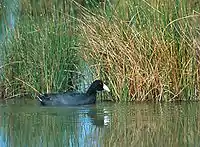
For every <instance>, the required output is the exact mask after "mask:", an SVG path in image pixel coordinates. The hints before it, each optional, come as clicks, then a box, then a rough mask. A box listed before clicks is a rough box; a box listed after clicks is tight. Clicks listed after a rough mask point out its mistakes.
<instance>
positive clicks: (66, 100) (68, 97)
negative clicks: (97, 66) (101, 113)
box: [37, 80, 110, 106]
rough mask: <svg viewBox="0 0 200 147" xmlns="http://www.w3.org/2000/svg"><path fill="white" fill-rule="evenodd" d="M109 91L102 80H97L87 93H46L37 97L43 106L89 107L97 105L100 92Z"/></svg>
mask: <svg viewBox="0 0 200 147" xmlns="http://www.w3.org/2000/svg"><path fill="white" fill-rule="evenodd" d="M103 90H105V91H108V92H110V89H109V88H108V86H106V85H105V84H104V83H103V81H102V80H95V81H94V82H93V83H92V84H91V85H90V87H89V88H88V90H87V91H86V93H77V92H62V93H45V94H40V95H38V96H37V98H38V100H39V102H40V104H41V105H42V106H77V105H89V104H95V103H96V95H97V92H98V91H103Z"/></svg>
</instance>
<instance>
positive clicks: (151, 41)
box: [80, 0, 200, 101]
mask: <svg viewBox="0 0 200 147" xmlns="http://www.w3.org/2000/svg"><path fill="white" fill-rule="evenodd" d="M199 6H200V4H199V2H196V3H194V2H193V1H190V2H188V1H185V0H184V1H179V0H177V1H163V2H160V3H158V2H157V1H139V0H138V1H137V0H136V1H134V2H133V1H131V0H126V1H119V3H118V4H117V5H116V6H115V7H112V6H110V7H109V8H108V10H107V9H106V8H105V9H106V11H103V12H102V13H101V14H100V13H99V14H92V15H91V13H86V14H85V15H84V17H83V20H82V21H84V23H82V25H81V27H80V28H81V32H83V33H82V38H83V40H84V41H83V42H84V44H83V45H84V49H85V52H84V53H85V54H84V59H85V60H86V61H87V62H89V63H93V68H95V69H96V70H95V71H96V74H98V75H101V76H103V77H105V78H107V80H108V81H109V82H110V85H109V86H110V87H111V90H112V94H113V95H114V96H113V100H114V101H149V100H151V101H174V100H197V99H199V90H200V89H199V86H198V84H199V49H200V48H199V46H198V43H197V42H199V40H198V39H199V37H198V35H199V25H198V22H199V20H200V17H199V16H200V15H199V13H198V12H199V8H200V7H199ZM195 42H196V43H197V44H195Z"/></svg>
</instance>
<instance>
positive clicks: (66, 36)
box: [1, 4, 79, 98]
mask: <svg viewBox="0 0 200 147" xmlns="http://www.w3.org/2000/svg"><path fill="white" fill-rule="evenodd" d="M39 6H40V5H39ZM68 7H70V4H68ZM37 8H38V7H37ZM25 10H26V13H21V15H20V17H19V21H18V22H17V25H16V27H15V30H14V35H13V37H12V38H11V39H10V41H7V42H6V43H5V44H4V46H3V49H4V52H3V58H4V65H3V66H2V67H1V69H2V71H3V74H2V81H3V82H2V83H1V84H4V85H5V87H6V89H5V93H6V94H5V97H6V98H12V97H15V96H22V95H24V94H30V93H35V94H38V93H43V92H55V91H56V92H57V91H65V90H70V89H72V88H73V87H74V83H73V82H75V81H76V79H77V77H76V76H78V74H76V71H77V67H78V64H79V58H78V57H77V56H76V54H77V50H78V47H77V39H78V37H77V33H76V20H75V19H74V17H75V15H76V12H75V11H74V9H67V10H68V11H67V12H66V10H64V9H63V7H62V8H58V9H56V8H55V7H54V6H52V7H46V9H45V8H44V9H42V10H43V11H41V12H40V13H37V14H35V13H32V12H33V11H35V10H33V9H31V8H28V7H27V9H25ZM45 10H51V11H50V12H49V13H46V12H45Z"/></svg>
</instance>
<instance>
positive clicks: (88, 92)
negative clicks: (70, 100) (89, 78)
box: [86, 87, 97, 96]
mask: <svg viewBox="0 0 200 147" xmlns="http://www.w3.org/2000/svg"><path fill="white" fill-rule="evenodd" d="M86 94H87V95H95V96H96V94H97V91H96V90H93V89H92V88H91V87H90V88H89V89H88V90H87V92H86Z"/></svg>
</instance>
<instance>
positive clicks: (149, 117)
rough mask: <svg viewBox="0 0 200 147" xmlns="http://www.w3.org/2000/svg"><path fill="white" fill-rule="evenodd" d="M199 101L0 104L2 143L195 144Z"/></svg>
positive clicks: (37, 146)
mask: <svg viewBox="0 0 200 147" xmlns="http://www.w3.org/2000/svg"><path fill="white" fill-rule="evenodd" d="M199 109H200V104H199V103H197V102H195V103H163V104H161V103H158V104H154V103H131V104H130V103H128V104H118V103H99V104H97V105H89V106H80V107H68V108H66V107H40V106H37V105H28V104H27V105H23V106H22V105H16V104H15V105H6V104H1V106H0V146H1V147H8V146H9V147H10V146H13V147H16V146H19V147H47V146H48V147H55V146H56V147H65V146H66V147H70V146H71V147H72V146H73V147H84V146H85V147H95V146H97V147H105V146H117V147H119V146H123V147H125V146H136V147H138V146H148V147H149V146H153V147H155V146H199V145H200V127H199V126H200V117H199V113H198V112H199V111H200V110H199Z"/></svg>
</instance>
